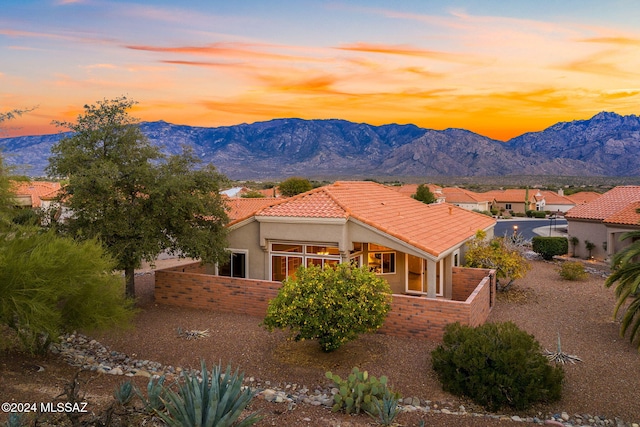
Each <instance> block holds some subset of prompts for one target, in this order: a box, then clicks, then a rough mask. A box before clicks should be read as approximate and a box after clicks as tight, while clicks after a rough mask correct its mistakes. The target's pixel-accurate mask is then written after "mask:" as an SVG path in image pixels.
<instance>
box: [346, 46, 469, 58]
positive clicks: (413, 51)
mask: <svg viewBox="0 0 640 427" xmlns="http://www.w3.org/2000/svg"><path fill="white" fill-rule="evenodd" d="M336 49H339V50H347V51H354V52H367V53H381V54H387V55H403V56H417V57H422V58H428V59H435V60H438V61H447V62H462V63H468V62H470V60H471V56H470V55H459V54H452V53H448V52H438V51H434V50H428V49H418V48H414V47H411V46H407V45H387V44H375V43H354V44H348V45H342V46H338V47H336Z"/></svg>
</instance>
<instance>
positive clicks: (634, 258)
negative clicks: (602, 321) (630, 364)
mask: <svg viewBox="0 0 640 427" xmlns="http://www.w3.org/2000/svg"><path fill="white" fill-rule="evenodd" d="M638 212H639V213H640V210H639V211H638ZM627 239H630V240H631V241H632V243H631V244H630V245H629V246H627V247H625V248H624V249H622V250H621V251H620V252H618V253H616V254H615V255H614V256H613V259H612V262H611V267H612V268H611V269H612V274H611V275H610V276H609V277H608V278H607V280H606V281H605V285H606V286H607V287H611V286H613V284H614V283H616V282H617V285H616V288H615V293H616V297H617V298H618V299H617V301H616V306H615V309H614V312H613V314H614V316H617V314H618V312H619V311H620V309H621V308H623V307H625V306H626V308H625V311H624V315H623V316H622V323H621V325H620V336H622V337H624V335H625V334H626V333H627V331H628V332H629V341H630V342H633V341H634V340H635V339H638V350H640V231H631V232H628V233H625V234H623V235H622V240H627Z"/></svg>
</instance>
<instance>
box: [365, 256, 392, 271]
mask: <svg viewBox="0 0 640 427" xmlns="http://www.w3.org/2000/svg"><path fill="white" fill-rule="evenodd" d="M367 261H368V263H367V264H368V265H369V269H370V270H371V271H373V272H374V273H376V274H394V273H395V272H396V253H395V252H369V257H368V260H367Z"/></svg>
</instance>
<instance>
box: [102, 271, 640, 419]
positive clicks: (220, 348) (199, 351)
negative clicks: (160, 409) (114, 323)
mask: <svg viewBox="0 0 640 427" xmlns="http://www.w3.org/2000/svg"><path fill="white" fill-rule="evenodd" d="M532 263H533V269H532V271H531V272H530V273H529V275H528V276H527V277H526V278H525V279H522V280H520V281H519V282H518V283H517V284H516V289H515V290H514V292H513V293H511V295H510V297H509V298H504V297H503V296H501V298H500V299H499V301H498V302H497V304H496V306H495V307H494V309H493V311H492V313H491V315H490V318H489V321H493V322H502V321H513V322H515V323H516V324H518V325H519V326H520V327H521V328H522V329H524V330H526V331H527V332H529V333H531V334H533V335H534V336H535V337H536V339H537V340H538V341H539V342H540V343H541V345H542V346H543V347H544V348H547V349H549V350H555V348H556V345H557V339H558V334H560V337H561V340H562V350H563V351H565V352H566V353H569V354H572V355H576V356H578V357H580V358H581V359H582V360H583V362H582V363H577V364H575V365H567V366H566V367H565V385H564V389H563V398H562V400H561V401H559V402H556V403H553V404H551V405H546V406H541V407H537V408H534V409H532V410H530V411H529V412H528V413H519V414H518V415H520V416H523V417H524V416H539V417H541V418H543V419H544V418H546V417H548V416H549V415H550V414H556V413H561V412H563V411H565V412H567V413H568V414H570V415H573V414H592V415H603V416H606V417H607V418H610V419H613V418H615V417H619V418H621V419H623V420H625V421H627V422H639V421H640V405H638V402H637V396H638V395H637V393H638V390H640V356H639V354H638V351H637V350H636V349H635V348H634V346H633V345H631V344H630V343H629V342H628V340H627V339H622V338H620V337H619V335H618V330H619V323H618V322H617V321H614V319H612V310H613V307H614V295H613V291H612V290H611V289H606V288H604V286H603V283H604V279H603V277H602V276H601V275H596V274H592V275H590V276H589V278H588V279H587V280H585V281H578V282H569V281H563V280H561V279H560V278H559V275H558V273H557V265H555V264H552V263H547V262H542V261H533V262H532ZM157 266H158V267H162V266H163V265H157ZM137 287H138V292H139V294H140V295H141V299H140V302H141V303H142V304H143V308H142V310H141V311H140V313H139V315H138V316H137V319H136V322H135V327H134V328H133V329H132V330H129V331H126V332H125V333H119V334H113V333H110V334H103V335H98V336H96V338H97V339H98V340H99V341H101V342H102V343H103V344H105V345H108V346H110V347H111V348H112V349H114V350H117V351H120V352H124V353H127V354H129V355H130V356H133V357H136V358H138V359H142V358H144V359H149V360H154V361H158V362H161V363H162V364H166V365H173V366H182V367H198V366H199V361H200V359H205V360H206V361H207V362H208V364H209V365H211V364H212V363H218V362H222V363H223V364H227V363H231V364H232V366H234V367H238V368H240V369H241V370H242V371H244V372H245V375H246V376H247V377H254V378H255V379H256V381H257V382H262V383H263V384H265V383H266V381H269V382H270V385H271V386H278V385H281V386H284V385H285V384H294V383H295V384H299V385H305V386H307V387H308V388H310V389H311V390H313V389H314V388H315V387H321V388H326V387H327V386H328V385H329V384H328V383H327V380H326V379H325V377H324V374H325V371H327V370H331V371H333V372H334V373H338V374H339V375H342V376H344V375H346V374H348V372H349V371H350V370H351V368H352V367H354V366H358V367H359V368H360V369H364V370H367V371H369V373H371V374H373V375H376V376H380V375H386V376H387V377H389V380H390V383H391V384H392V388H393V389H394V390H396V391H399V392H400V393H401V394H402V395H403V396H404V397H408V396H416V397H419V398H421V399H423V400H424V399H426V400H430V401H432V402H433V403H434V404H437V405H439V406H440V407H442V406H444V407H450V408H458V406H459V405H465V408H466V410H467V411H469V412H474V411H477V412H481V411H482V409H481V408H478V407H474V405H472V404H470V402H468V401H464V400H460V399H458V398H456V397H454V396H452V395H450V394H448V393H445V392H443V391H442V389H441V387H440V383H439V382H438V381H437V379H436V377H435V375H434V373H433V371H432V369H431V357H430V353H431V351H432V350H433V349H434V348H435V347H436V346H437V345H438V343H437V342H432V341H426V340H416V339H405V338H399V337H391V336H387V335H382V334H371V335H366V336H362V337H361V338H360V339H358V340H356V341H355V342H352V343H349V344H348V345H346V346H345V347H344V348H342V349H340V350H338V351H336V352H335V353H330V354H324V353H322V352H320V351H319V350H318V348H317V345H316V344H315V343H311V342H303V343H295V342H289V341H287V340H286V337H285V336H284V335H283V334H282V333H280V332H275V333H269V332H267V331H266V330H264V329H263V328H261V327H260V325H259V324H260V321H261V319H260V318H255V317H247V316H241V315H232V314H221V313H215V312H211V311H204V310H192V309H184V308H177V307H171V306H166V305H158V304H155V303H153V299H152V292H153V273H150V272H148V271H147V272H146V273H143V274H140V275H139V276H138V278H137ZM178 327H180V328H182V329H183V330H192V329H197V330H204V329H208V330H209V332H210V336H209V337H206V338H203V339H199V340H185V339H183V338H179V337H178V336H177V333H176V330H177V328H178ZM265 405H266V407H267V408H272V409H267V410H266V412H265V414H266V415H269V416H271V417H272V418H269V417H265V420H263V422H262V423H261V424H260V425H282V426H285V425H342V426H347V425H352V426H357V425H369V423H370V422H371V420H370V419H368V418H367V417H363V416H361V417H356V418H354V417H348V418H343V419H340V418H338V421H335V420H336V418H335V416H334V414H332V413H330V412H328V411H327V410H326V409H323V408H317V407H313V408H311V407H310V408H306V409H305V410H297V411H298V412H296V414H295V415H293V414H287V413H286V412H287V409H286V408H281V407H280V406H279V405H275V404H270V403H269V404H266V403H265V402H257V403H256V407H263V408H264V407H265ZM289 412H291V411H289ZM294 412H295V411H294ZM508 415H513V414H508ZM444 417H445V420H444V421H440V418H439V417H435V416H433V415H430V416H428V417H423V418H424V419H425V420H426V425H433V426H435V425H447V424H449V425H470V426H471V425H478V426H479V425H488V424H493V422H494V420H491V421H489V420H486V419H484V420H479V421H478V420H474V419H472V418H470V417H455V416H451V415H449V416H444ZM446 417H449V418H446ZM451 417H455V422H452V421H454V419H452V418H451ZM307 419H311V420H312V421H306V420H307ZM303 420H304V423H303ZM331 420H334V421H331ZM340 420H342V421H340ZM345 420H346V421H345ZM411 420H412V419H411V418H405V419H404V420H403V421H402V422H403V424H404V425H417V424H412V421H411ZM447 420H448V421H447ZM413 421H416V419H413Z"/></svg>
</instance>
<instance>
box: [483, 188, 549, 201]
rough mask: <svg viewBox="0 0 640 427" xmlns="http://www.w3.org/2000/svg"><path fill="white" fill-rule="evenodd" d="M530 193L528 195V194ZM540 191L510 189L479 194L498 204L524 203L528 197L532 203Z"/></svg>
mask: <svg viewBox="0 0 640 427" xmlns="http://www.w3.org/2000/svg"><path fill="white" fill-rule="evenodd" d="M527 191H528V193H527ZM537 191H538V190H535V189H529V190H527V189H525V188H508V189H506V190H491V191H486V192H484V193H479V194H481V195H483V196H484V197H485V198H488V199H489V200H494V199H495V201H496V202H498V203H500V202H507V203H524V201H525V198H527V197H528V200H529V202H532V201H533V200H534V198H535V195H536V193H537Z"/></svg>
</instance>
